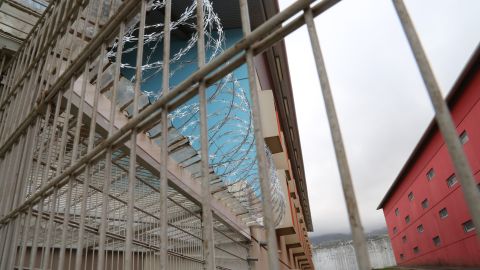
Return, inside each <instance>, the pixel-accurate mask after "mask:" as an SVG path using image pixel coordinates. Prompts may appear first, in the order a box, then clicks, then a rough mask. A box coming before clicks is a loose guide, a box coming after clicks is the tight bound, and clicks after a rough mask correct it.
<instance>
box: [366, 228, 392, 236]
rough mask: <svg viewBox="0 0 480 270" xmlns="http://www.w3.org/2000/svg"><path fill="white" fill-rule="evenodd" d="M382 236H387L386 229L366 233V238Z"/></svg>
mask: <svg viewBox="0 0 480 270" xmlns="http://www.w3.org/2000/svg"><path fill="white" fill-rule="evenodd" d="M384 234H388V230H387V227H383V228H380V229H376V230H372V231H370V232H368V233H367V237H368V236H370V235H372V236H377V235H384Z"/></svg>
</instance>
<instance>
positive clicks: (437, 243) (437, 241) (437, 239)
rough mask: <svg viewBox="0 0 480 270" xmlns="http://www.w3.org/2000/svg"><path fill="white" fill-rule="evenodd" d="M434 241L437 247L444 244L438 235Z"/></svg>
mask: <svg viewBox="0 0 480 270" xmlns="http://www.w3.org/2000/svg"><path fill="white" fill-rule="evenodd" d="M432 240H433V244H434V245H435V246H436V247H438V246H440V244H441V243H442V242H441V241H440V236H438V235H437V236H435V237H433V239H432Z"/></svg>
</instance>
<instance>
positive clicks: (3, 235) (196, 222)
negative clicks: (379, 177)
mask: <svg viewBox="0 0 480 270" xmlns="http://www.w3.org/2000/svg"><path fill="white" fill-rule="evenodd" d="M196 1H197V7H198V8H197V13H196V18H197V22H196V23H197V33H198V37H199V38H198V41H197V50H198V69H197V70H196V71H194V72H193V73H192V74H190V75H189V76H188V77H187V78H186V79H185V80H183V81H182V82H181V83H179V84H178V85H176V86H175V87H173V88H172V89H169V88H170V84H169V80H168V78H169V72H170V69H169V68H170V67H169V65H170V64H169V63H170V44H171V37H170V31H171V29H170V22H171V11H172V1H171V0H165V2H164V4H165V7H164V33H165V35H164V43H163V46H164V48H163V63H164V66H163V78H165V79H164V80H163V82H162V85H163V90H164V91H163V94H162V96H161V97H160V98H159V99H158V100H156V101H155V102H153V103H152V104H149V105H148V106H144V107H140V97H141V95H142V94H141V91H140V88H141V79H140V78H141V77H142V59H143V47H144V36H145V35H144V34H145V32H144V31H145V20H146V14H147V9H148V5H149V2H148V1H146V0H141V1H138V0H125V1H119V0H98V1H88V0H66V1H52V2H51V4H50V6H49V7H48V8H47V10H46V13H45V15H44V16H43V17H42V18H41V19H40V20H39V22H38V24H37V25H36V27H35V28H34V30H33V31H32V33H31V34H30V35H29V36H28V38H27V40H26V42H25V43H24V44H23V46H22V47H21V49H20V50H19V52H18V53H17V54H16V57H15V59H14V60H13V61H11V63H10V65H9V66H8V67H7V68H8V73H7V76H6V85H5V87H4V88H3V89H2V91H1V93H0V119H1V122H0V145H1V146H0V175H1V180H0V181H1V182H0V192H1V197H0V200H1V203H0V256H1V262H0V268H1V269H13V268H14V267H15V268H17V269H24V268H28V269H32V268H33V267H40V268H42V269H46V268H50V267H56V268H58V269H61V268H62V267H64V268H68V269H76V270H79V269H84V268H85V267H87V263H88V264H91V265H90V266H88V269H90V268H92V269H93V268H96V269H114V268H115V267H117V268H118V267H120V265H122V266H123V267H125V269H136V268H138V267H142V268H145V269H153V267H156V266H159V268H160V269H170V268H181V269H199V268H204V269H216V268H220V269H224V268H226V267H227V266H225V265H227V264H228V265H231V263H232V261H235V263H236V264H235V265H236V268H246V267H248V266H249V267H253V266H252V265H254V264H247V251H248V247H247V246H246V245H245V244H244V243H245V242H246V241H247V240H248V235H245V233H244V232H243V231H242V230H241V229H238V228H232V225H231V224H229V220H228V218H229V216H228V214H224V215H222V211H221V209H220V210H219V208H218V207H219V206H218V205H216V204H215V203H214V200H213V198H212V191H211V190H210V186H211V185H210V180H211V172H210V167H209V160H208V153H209V152H208V142H207V140H208V131H207V128H206V127H207V120H208V119H207V113H206V110H207V98H206V89H207V88H208V87H209V86H210V85H212V84H214V83H216V82H217V81H218V80H219V79H221V78H223V77H224V76H225V75H227V74H229V73H231V72H232V71H234V70H235V69H236V68H238V67H240V66H241V65H242V64H246V65H247V67H248V69H247V70H248V78H249V88H250V94H251V102H252V108H251V109H252V111H251V113H252V116H253V120H254V123H253V126H254V134H255V142H256V145H255V147H256V149H257V151H256V153H257V157H256V158H257V161H258V170H259V176H260V187H261V193H260V194H261V195H260V197H261V198H262V208H263V223H264V226H265V230H266V235H267V247H268V258H269V263H268V265H269V268H270V269H279V268H280V265H279V259H278V252H277V248H276V247H277V237H276V233H275V225H274V221H273V220H274V217H273V211H272V209H271V204H270V202H271V197H270V192H269V191H270V187H269V182H268V179H269V175H268V174H269V172H268V168H267V166H266V163H267V161H266V154H265V151H264V149H265V142H264V140H263V135H262V124H261V122H260V111H259V110H260V108H259V100H258V99H259V98H258V92H257V84H256V81H255V66H254V61H253V59H254V57H255V56H256V55H258V54H260V53H261V52H263V51H264V50H265V49H267V48H269V47H270V46H272V45H273V44H275V43H276V42H279V41H280V40H282V39H283V38H284V37H285V36H287V35H289V34H290V33H292V32H293V31H295V30H296V29H298V28H300V27H301V26H303V25H307V28H308V33H309V36H310V41H311V45H312V50H313V55H314V58H315V63H316V67H317V71H318V77H319V80H320V83H321V88H322V93H323V97H324V102H325V107H326V110H327V115H328V121H329V124H330V130H331V135H332V139H333V143H334V147H335V153H336V157H337V162H338V168H339V171H340V176H341V182H342V187H343V191H344V196H345V202H346V205H347V209H348V213H349V221H350V226H351V230H352V235H353V243H354V247H355V251H356V257H357V261H358V265H359V268H360V269H370V262H369V258H368V253H367V250H366V244H365V236H364V233H363V228H362V225H361V221H360V215H359V211H358V206H357V203H356V199H355V194H354V190H353V184H352V179H351V176H350V170H349V167H348V162H347V155H346V151H345V147H344V145H343V140H342V136H341V132H340V127H339V123H338V119H337V116H336V112H335V107H334V102H333V98H332V94H331V88H330V85H329V81H328V76H327V72H326V68H325V63H324V61H323V57H322V52H321V49H320V43H319V38H318V36H317V32H316V29H315V24H314V21H313V19H314V17H316V16H318V15H320V14H321V13H323V12H325V11H326V10H328V9H329V8H331V7H332V6H334V5H335V4H336V3H338V2H339V1H340V0H324V1H321V2H320V3H315V2H314V3H311V1H308V0H298V1H295V2H294V3H293V4H292V5H291V6H289V7H288V8H286V9H284V10H283V11H281V12H280V13H278V14H276V15H274V16H273V17H271V18H270V19H268V20H267V21H265V22H264V23H262V24H261V25H259V26H258V27H257V28H255V29H254V30H253V31H252V30H251V26H250V22H249V17H250V16H249V14H248V5H247V1H246V0H240V1H239V5H240V10H241V21H242V29H243V34H244V36H243V38H242V39H241V40H240V41H238V42H237V43H236V44H235V45H234V46H232V47H230V48H228V49H226V50H225V51H224V52H223V53H222V54H221V55H219V56H217V57H216V58H214V59H213V60H211V61H210V62H208V63H207V62H206V60H205V53H206V49H205V39H204V37H205V33H204V25H203V17H204V14H203V10H204V9H203V0H196ZM393 3H394V6H395V8H396V10H397V12H398V15H399V18H400V20H401V23H402V26H403V28H404V30H405V33H406V35H407V38H408V40H409V42H410V46H411V47H412V50H413V52H414V55H415V58H416V60H417V64H418V66H419V69H420V71H421V74H422V76H423V78H424V81H425V84H426V86H427V90H428V92H429V94H430V98H431V100H432V103H433V105H434V108H435V113H436V120H437V122H438V125H439V127H440V130H441V132H442V134H443V136H444V138H445V141H446V143H447V146H448V150H449V153H450V155H451V157H452V160H453V161H454V165H455V169H456V171H457V174H458V175H459V176H460V177H459V179H460V181H461V183H462V185H463V186H464V187H465V188H464V193H465V198H466V201H467V204H468V206H469V209H470V213H471V215H472V217H473V221H474V224H475V225H476V226H477V227H480V209H479V207H480V197H479V195H478V194H477V192H476V188H475V187H474V179H473V176H472V173H471V170H470V168H469V165H468V162H467V160H466V157H465V154H464V152H463V149H462V147H461V144H460V142H459V141H458V136H457V133H456V130H455V128H454V125H453V122H452V119H451V115H450V113H449V111H448V108H447V105H446V103H445V101H444V99H443V97H442V96H441V93H440V91H439V87H438V84H437V83H436V80H435V77H434V75H433V72H432V70H431V68H430V66H429V63H428V61H427V59H426V56H425V53H424V51H423V49H422V46H421V44H420V41H419V39H418V37H417V35H416V33H415V30H414V27H413V24H412V22H411V20H410V18H409V16H408V13H407V11H406V8H405V6H404V4H403V1H402V0H393ZM290 19H291V20H290ZM287 21H288V22H287ZM136 24H139V28H138V40H137V42H138V49H137V50H136V65H137V66H136V75H135V84H134V95H133V102H132V104H133V105H132V106H133V113H132V115H130V116H131V117H125V116H124V115H123V114H122V113H121V108H120V107H121V104H117V100H118V96H119V94H120V92H119V91H120V90H119V89H120V88H121V81H120V69H121V59H122V51H123V50H124V48H123V39H124V35H125V29H126V27H130V26H131V25H136ZM112 44H116V49H115V50H116V51H115V54H116V59H115V61H113V62H111V63H106V61H105V56H106V53H107V48H109V47H111V46H112ZM2 65H3V64H2ZM108 65H112V66H113V68H112V70H113V71H112V78H111V81H110V82H109V83H108V84H107V86H104V85H102V83H101V80H102V78H103V77H104V72H105V70H106V69H107V67H108ZM194 96H198V97H199V100H200V123H201V124H200V127H201V130H200V138H201V140H200V142H201V151H200V154H199V155H200V157H201V177H200V179H201V185H200V187H199V188H197V191H198V192H197V193H195V192H193V193H191V194H189V193H188V192H186V193H185V192H184V191H183V192H182V191H181V188H178V187H177V186H175V183H177V182H175V178H176V177H177V176H178V175H182V177H187V176H186V175H187V173H185V172H183V171H180V172H178V173H177V174H175V173H172V172H171V171H172V170H174V169H175V168H177V167H175V166H176V164H175V160H173V159H172V158H171V155H172V153H171V152H170V153H169V149H170V148H171V145H169V142H168V139H169V131H170V130H171V126H169V124H168V113H169V111H172V110H173V109H175V108H176V107H178V106H179V105H181V104H183V103H185V102H187V101H188V100H189V99H191V98H192V97H194ZM156 124H160V125H161V131H162V134H161V137H162V139H161V144H160V145H159V146H155V147H157V148H158V149H157V148H155V147H154V146H151V145H150V144H148V145H147V146H148V147H153V148H152V149H154V150H152V152H148V151H149V150H148V149H147V148H148V147H147V148H146V147H145V145H142V144H141V143H142V140H143V139H144V138H145V137H144V133H145V132H146V131H147V130H148V129H149V128H151V127H152V126H153V125H156ZM152 153H153V154H155V155H156V156H153V157H152V155H153V154H152ZM152 164H153V165H152ZM156 166H157V167H156ZM174 167H175V168H174ZM177 169H178V168H177ZM187 178H188V177H187ZM154 183H155V184H154ZM157 183H158V186H156V185H157ZM193 189H194V188H193ZM193 189H192V190H193ZM194 193H195V194H194ZM157 206H158V208H157ZM200 212H201V215H199V213H200ZM230 221H232V220H230ZM233 223H235V222H232V224H233ZM239 226H241V225H239ZM17 247H18V248H17ZM39 258H40V259H39ZM225 260H226V261H229V263H227V264H223V263H224V261H225Z"/></svg>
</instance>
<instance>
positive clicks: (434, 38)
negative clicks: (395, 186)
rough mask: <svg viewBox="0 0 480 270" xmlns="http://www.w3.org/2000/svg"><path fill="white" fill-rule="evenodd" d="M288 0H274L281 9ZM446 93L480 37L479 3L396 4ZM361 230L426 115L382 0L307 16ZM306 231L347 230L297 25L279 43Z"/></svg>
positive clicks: (304, 38)
mask: <svg viewBox="0 0 480 270" xmlns="http://www.w3.org/2000/svg"><path fill="white" fill-rule="evenodd" d="M292 1H293V0H281V1H280V4H281V6H282V7H285V6H286V5H288V4H289V3H291V2H292ZM406 5H407V7H408V9H409V11H410V12H411V15H412V18H413V20H414V22H415V24H416V26H417V30H418V33H419V34H420V36H421V38H422V42H423V43H424V46H425V49H426V51H427V53H428V55H429V58H430V60H431V63H432V66H433V68H434V71H435V72H436V75H437V77H438V80H439V83H440V85H441V87H442V89H443V90H444V92H445V93H446V92H447V90H446V89H450V87H451V86H452V84H453V82H454V80H455V79H456V77H457V76H458V74H459V73H460V71H461V69H462V68H463V66H464V64H465V62H466V61H467V60H468V58H469V56H470V54H471V53H472V51H473V49H474V48H475V47H476V46H477V44H478V42H479V40H480V32H479V31H478V30H477V26H478V25H480V17H478V15H477V14H476V12H475V11H477V10H480V2H479V1H473V0H462V1H452V0H442V1H439V0H428V1H427V0H424V1H413V0H411V1H406ZM316 25H317V30H318V33H319V37H320V39H321V40H320V42H321V45H322V50H323V53H324V57H325V61H326V65H327V72H328V74H329V78H330V82H331V86H332V90H333V93H334V98H335V102H336V106H337V111H338V115H339V119H340V121H341V127H342V131H343V135H344V140H345V145H346V148H347V154H348V157H349V162H350V166H351V171H352V176H353V180H354V185H355V189H356V195H357V199H358V202H359V206H360V212H361V215H362V221H363V224H364V227H365V228H366V230H371V229H375V228H378V227H380V226H384V219H383V214H382V212H381V211H377V210H375V209H376V206H377V204H378V203H379V201H380V200H381V198H382V197H383V195H384V194H385V192H386V191H387V189H388V187H389V186H390V185H391V183H392V182H393V180H394V179H395V177H396V175H397V173H398V172H399V170H400V169H401V167H402V166H403V164H404V162H405V161H406V159H407V158H408V156H409V155H410V153H411V151H412V149H413V147H414V146H415V145H416V143H417V142H418V140H419V138H420V136H421V135H422V133H423V132H424V130H425V129H426V127H427V125H428V123H429V122H430V120H431V118H432V116H433V112H432V109H431V106H430V104H429V101H428V97H427V95H426V92H425V89H424V86H423V83H422V80H421V77H420V75H419V73H418V69H417V67H416V64H415V62H414V59H413V57H412V55H411V52H410V49H409V47H408V44H407V41H406V39H405V37H404V34H403V32H402V30H401V27H400V24H399V21H398V19H397V18H396V16H395V12H394V9H393V6H392V4H391V1H379V0H345V1H342V2H341V3H339V4H338V5H337V6H335V7H334V8H333V9H332V10H329V11H327V12H326V13H325V14H322V15H321V16H320V17H319V18H317V19H316ZM286 43H287V51H288V55H289V65H290V71H291V77H292V83H293V88H294V97H295V103H296V110H297V118H298V124H299V131H300V136H301V141H302V148H303V156H304V163H305V170H306V176H307V184H308V189H309V197H310V205H311V211H312V217H313V222H314V229H315V233H314V234H324V233H332V232H346V231H348V230H349V225H348V220H347V215H346V209H345V206H344V201H343V194H342V191H341V186H340V180H339V175H338V172H337V167H336V161H335V156H334V152H333V146H332V143H331V138H330V133H329V129H328V123H327V119H326V116H325V112H324V108H323V100H322V97H321V92H320V88H319V84H318V80H317V75H316V70H315V66H314V62H313V59H312V54H311V52H310V51H309V50H307V49H306V48H308V35H307V32H306V30H305V28H302V29H300V30H299V31H297V32H295V33H294V34H293V35H291V36H290V37H288V38H287V39H286Z"/></svg>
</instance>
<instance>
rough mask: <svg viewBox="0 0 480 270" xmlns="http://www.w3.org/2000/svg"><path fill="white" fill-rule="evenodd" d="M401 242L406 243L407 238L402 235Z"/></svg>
mask: <svg viewBox="0 0 480 270" xmlns="http://www.w3.org/2000/svg"><path fill="white" fill-rule="evenodd" d="M402 242H403V243H406V242H407V236H406V235H404V236H403V237H402Z"/></svg>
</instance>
